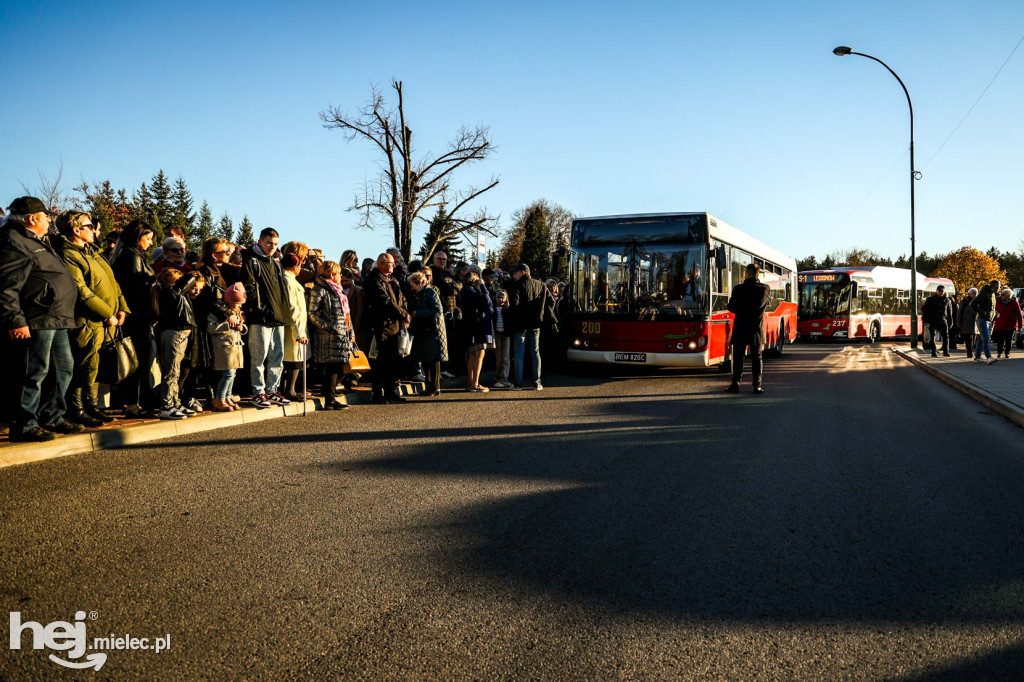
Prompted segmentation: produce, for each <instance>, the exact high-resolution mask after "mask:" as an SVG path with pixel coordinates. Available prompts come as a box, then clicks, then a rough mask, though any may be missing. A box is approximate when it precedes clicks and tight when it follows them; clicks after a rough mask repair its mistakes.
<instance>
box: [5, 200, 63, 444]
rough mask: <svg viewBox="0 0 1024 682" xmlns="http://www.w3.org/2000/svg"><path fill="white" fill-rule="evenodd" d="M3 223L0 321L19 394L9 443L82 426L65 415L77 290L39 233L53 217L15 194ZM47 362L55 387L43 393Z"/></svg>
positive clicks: (34, 202)
mask: <svg viewBox="0 0 1024 682" xmlns="http://www.w3.org/2000/svg"><path fill="white" fill-rule="evenodd" d="M9 210H10V213H11V215H10V216H9V217H8V218H7V222H6V223H5V224H4V226H3V228H0V324H2V326H3V330H4V331H6V332H7V335H8V337H9V338H10V340H11V341H12V348H13V350H14V353H13V358H12V360H13V364H14V378H15V380H16V381H18V382H19V383H20V387H19V389H18V390H19V396H18V397H17V398H16V399H15V401H14V402H15V404H14V405H13V407H12V414H11V430H10V435H11V440H12V441H48V440H53V439H54V438H56V437H57V436H56V434H58V433H78V432H80V431H82V429H83V427H82V426H81V425H80V424H72V423H71V422H69V421H67V420H65V419H64V411H65V408H66V405H65V402H64V401H65V394H66V393H67V390H68V384H69V383H70V382H71V374H72V371H73V369H74V360H73V359H72V356H71V343H70V339H69V337H68V330H69V329H73V328H74V327H75V302H76V300H77V298H78V289H77V287H76V286H75V282H74V280H73V279H72V278H71V275H70V274H69V273H68V271H67V268H65V267H64V263H63V261H61V259H60V258H59V257H58V256H57V254H56V253H55V252H54V251H53V249H52V248H50V245H49V244H48V243H47V242H46V241H45V240H44V239H43V237H44V236H45V235H46V233H47V230H48V229H49V227H50V215H49V212H48V211H47V209H46V206H45V205H44V204H43V202H42V201H40V200H39V199H37V198H35V197H21V198H18V199H15V200H14V201H13V202H12V203H11V205H10V207H9ZM51 365H52V367H53V370H54V373H55V375H56V386H55V387H54V388H53V390H52V391H48V393H47V395H45V396H44V394H43V381H44V380H45V379H46V376H47V374H49V371H50V368H51Z"/></svg>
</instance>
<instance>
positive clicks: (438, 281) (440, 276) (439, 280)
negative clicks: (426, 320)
mask: <svg viewBox="0 0 1024 682" xmlns="http://www.w3.org/2000/svg"><path fill="white" fill-rule="evenodd" d="M430 280H431V282H433V286H434V287H435V288H436V289H437V294H438V296H440V297H441V307H442V308H444V314H445V318H446V319H448V320H452V319H455V320H458V319H460V317H461V315H462V313H461V312H460V311H459V300H458V296H459V289H458V287H457V286H455V276H454V275H453V274H452V273H451V272H449V271H448V270H446V269H445V268H439V267H437V266H436V265H431V266H430Z"/></svg>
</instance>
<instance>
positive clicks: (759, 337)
mask: <svg viewBox="0 0 1024 682" xmlns="http://www.w3.org/2000/svg"><path fill="white" fill-rule="evenodd" d="M760 272H761V268H760V267H758V265H757V263H749V264H748V265H747V271H746V274H747V278H746V279H745V280H743V282H741V283H740V284H737V285H736V286H735V287H733V289H732V296H730V297H729V312H730V313H732V314H733V315H734V316H735V317H734V318H733V322H732V383H731V384H729V388H727V389H725V390H726V392H728V393H739V392H740V379H742V378H743V356H744V355H746V349H747V347H748V346H749V347H750V365H751V367H750V369H751V373H752V374H753V379H754V393H764V388H763V387H762V385H761V379H762V377H761V371H762V369H761V364H762V363H761V344H763V343H764V340H765V328H764V312H765V311H766V310H767V309H768V301H769V298H770V292H771V290H770V289H769V288H768V285H767V284H764V283H762V282H759V281H758V279H757V276H758V274H760Z"/></svg>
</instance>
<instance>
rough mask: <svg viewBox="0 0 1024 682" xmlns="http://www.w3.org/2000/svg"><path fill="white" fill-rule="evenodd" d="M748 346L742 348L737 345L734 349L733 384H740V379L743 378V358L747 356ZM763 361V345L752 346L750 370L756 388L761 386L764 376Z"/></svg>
mask: <svg viewBox="0 0 1024 682" xmlns="http://www.w3.org/2000/svg"><path fill="white" fill-rule="evenodd" d="M746 352H747V346H741V345H740V344H735V345H733V347H732V383H734V384H738V383H740V379H742V378H743V356H744V355H746ZM763 364H764V363H763V362H762V361H761V345H760V344H757V345H752V346H750V370H751V373H752V374H753V375H754V376H753V379H754V382H753V383H754V386H755V387H756V386H760V385H761V379H762V378H763V376H762V365H763Z"/></svg>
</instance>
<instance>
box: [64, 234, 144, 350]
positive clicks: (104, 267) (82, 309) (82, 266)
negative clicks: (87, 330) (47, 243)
mask: <svg viewBox="0 0 1024 682" xmlns="http://www.w3.org/2000/svg"><path fill="white" fill-rule="evenodd" d="M53 245H54V248H55V250H56V251H57V253H58V254H60V256H61V258H62V259H63V260H64V264H65V265H66V266H67V268H68V272H69V273H71V278H72V279H73V280H75V285H76V286H77V287H78V302H77V304H76V305H75V324H76V325H77V326H78V327H102V326H103V325H104V324H105V323H106V321H107V320H109V319H110V318H111V317H114V316H115V315H116V314H117V313H130V312H131V310H130V309H129V308H128V302H127V301H126V300H125V297H124V294H123V293H121V287H120V286H119V285H118V283H117V280H116V279H115V278H114V271H113V270H111V269H110V264H109V263H108V262H107V261H106V260H105V259H104V258H103V255H102V254H101V253H100V252H99V249H97V248H96V247H95V246H93V245H92V244H82V245H81V246H77V245H75V244H72V243H71V241H70V240H68V239H67V238H66V237H64V236H57V237H55V238H54V240H53ZM112 333H113V330H112V329H111V334H112Z"/></svg>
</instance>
